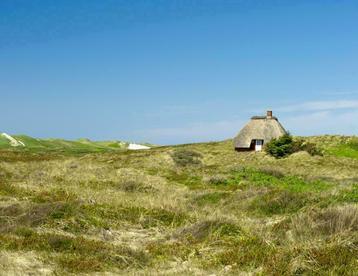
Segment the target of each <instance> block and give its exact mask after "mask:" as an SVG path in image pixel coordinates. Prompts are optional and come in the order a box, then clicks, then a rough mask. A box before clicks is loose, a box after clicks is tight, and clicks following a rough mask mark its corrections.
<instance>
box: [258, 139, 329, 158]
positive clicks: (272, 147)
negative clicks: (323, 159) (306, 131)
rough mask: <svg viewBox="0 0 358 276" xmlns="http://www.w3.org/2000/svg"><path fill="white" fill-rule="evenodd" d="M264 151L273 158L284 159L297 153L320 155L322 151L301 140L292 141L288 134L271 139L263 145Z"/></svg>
mask: <svg viewBox="0 0 358 276" xmlns="http://www.w3.org/2000/svg"><path fill="white" fill-rule="evenodd" d="M265 151H266V152H267V153H268V154H270V155H272V156H274V157H275V158H284V157H286V156H289V155H290V154H292V153H295V152H298V151H306V152H308V153H309V154H310V155H322V151H321V150H320V149H318V148H317V147H316V145H315V144H313V143H309V142H306V141H304V140H302V139H297V140H294V139H293V137H292V136H291V135H290V134H289V133H288V134H285V135H283V136H281V137H280V138H277V139H272V140H271V141H270V142H268V143H267V144H266V145H265Z"/></svg>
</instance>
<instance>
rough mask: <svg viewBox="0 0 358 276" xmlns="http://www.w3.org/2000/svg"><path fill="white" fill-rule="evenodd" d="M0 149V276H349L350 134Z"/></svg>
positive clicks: (356, 241) (353, 258) (352, 230)
mask: <svg viewBox="0 0 358 276" xmlns="http://www.w3.org/2000/svg"><path fill="white" fill-rule="evenodd" d="M305 139H307V140H308V141H310V142H314V143H316V144H317V145H319V146H322V149H323V156H310V155H309V154H307V153H306V152H298V153H295V154H293V155H291V156H289V157H288V158H284V159H274V158H272V157H270V156H268V155H266V154H265V153H263V152H260V153H253V152H251V153H237V152H235V151H233V149H232V141H230V140H228V141H223V142H215V143H202V144H190V145H180V146H172V147H158V148H153V149H151V150H148V151H126V150H119V151H111V152H102V153H87V154H86V153H81V154H78V153H76V154H71V152H66V153H64V152H56V151H45V152H39V151H36V152H29V151H16V150H2V151H0V271H1V273H0V274H7V275H53V274H55V275H67V274H76V275H78V274H92V275H102V274H104V273H106V275H111V274H113V275H115V274H125V275H357V274H356V273H357V271H358V257H357V256H358V204H357V203H358V158H357V157H358V154H357V153H358V147H357V149H355V143H356V138H354V137H340V136H322V137H310V138H305Z"/></svg>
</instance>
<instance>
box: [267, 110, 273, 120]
mask: <svg viewBox="0 0 358 276" xmlns="http://www.w3.org/2000/svg"><path fill="white" fill-rule="evenodd" d="M266 118H267V119H272V111H271V110H268V111H267V115H266Z"/></svg>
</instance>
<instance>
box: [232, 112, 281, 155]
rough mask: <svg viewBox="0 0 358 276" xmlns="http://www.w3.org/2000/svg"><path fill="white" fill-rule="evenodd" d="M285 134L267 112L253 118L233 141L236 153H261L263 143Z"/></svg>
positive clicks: (278, 123) (274, 118)
mask: <svg viewBox="0 0 358 276" xmlns="http://www.w3.org/2000/svg"><path fill="white" fill-rule="evenodd" d="M284 134H286V130H285V129H284V128H283V126H282V125H281V124H280V122H279V121H278V119H277V118H276V117H274V116H272V111H267V115H266V116H254V117H252V118H251V120H250V122H248V123H247V124H246V126H244V128H243V129H242V130H241V131H240V132H239V134H238V135H237V136H236V137H235V139H234V147H235V150H237V151H254V150H255V151H261V150H262V147H263V145H264V144H265V143H267V142H269V141H270V140H272V139H273V138H278V137H280V136H282V135H284Z"/></svg>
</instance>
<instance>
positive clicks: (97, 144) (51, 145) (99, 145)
mask: <svg viewBox="0 0 358 276" xmlns="http://www.w3.org/2000/svg"><path fill="white" fill-rule="evenodd" d="M12 137H13V138H15V139H16V140H18V141H21V142H23V143H24V144H25V145H26V146H25V147H21V146H19V147H12V146H11V145H10V143H9V140H8V139H6V138H5V137H2V136H0V149H2V150H11V151H20V152H24V151H27V152H40V153H41V152H42V153H43V152H57V153H65V154H66V153H67V154H83V153H95V152H106V151H107V152H108V151H117V150H123V149H126V148H127V146H128V143H125V142H121V141H91V140H88V139H78V140H75V141H71V140H63V139H36V138H33V137H30V136H26V135H14V136H12Z"/></svg>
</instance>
